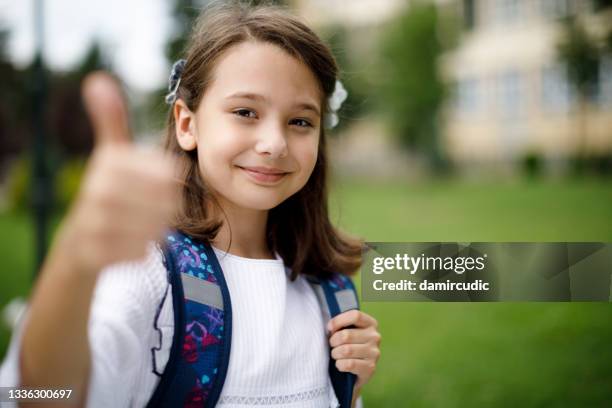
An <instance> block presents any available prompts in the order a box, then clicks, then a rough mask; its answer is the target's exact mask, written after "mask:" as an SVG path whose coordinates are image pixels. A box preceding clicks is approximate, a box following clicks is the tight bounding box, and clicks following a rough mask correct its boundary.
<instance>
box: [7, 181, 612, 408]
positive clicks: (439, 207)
mask: <svg viewBox="0 0 612 408" xmlns="http://www.w3.org/2000/svg"><path fill="white" fill-rule="evenodd" d="M331 208H332V214H333V217H334V219H335V220H336V221H337V224H339V225H340V226H342V227H343V228H344V229H346V230H348V231H349V232H351V233H353V234H355V235H359V236H362V237H364V238H366V239H367V240H370V241H607V242H612V186H611V185H610V183H609V182H604V181H597V180H592V181H582V182H533V183H520V182H516V183H500V184H493V183H491V184H482V183H479V184H470V183H454V182H431V183H423V184H417V185H414V184H405V185H403V184H401V183H389V184H377V185H373V184H360V183H337V184H336V188H335V189H334V194H333V197H332V206H331ZM30 231H31V228H30V226H29V224H28V221H27V219H26V218H25V217H23V216H21V217H18V216H9V215H0V251H1V252H0V256H1V258H0V259H2V261H3V267H2V274H1V275H0V305H2V304H4V303H5V302H6V301H7V300H8V299H10V298H11V297H13V296H14V295H17V294H26V293H27V292H28V286H29V285H28V284H29V282H30V276H31V273H32V268H33V265H32V262H33V261H32V257H33V256H32V234H31V232H30ZM362 306H363V307H364V309H365V310H366V311H367V312H368V313H370V314H372V315H374V316H375V317H376V318H377V319H378V321H379V326H380V332H381V333H382V336H383V342H382V356H381V359H380V362H379V366H378V371H377V373H376V375H375V376H374V378H373V379H372V381H371V383H370V384H368V385H367V386H366V387H365V389H364V400H365V405H366V406H368V407H404V406H411V407H465V406H470V407H490V406H496V407H506V406H507V407H515V406H532V407H535V406H547V407H549V406H550V407H557V406H558V407H566V406H579V407H583V406H584V407H599V406H602V407H603V406H608V404H609V401H610V400H612V387H611V386H610V384H612V349H611V348H610V344H612V320H611V318H612V307H611V306H610V304H608V303H604V304H597V303H580V304H579V303H542V304H539V303H482V304H481V303H473V304H470V303H364V304H363V305H362ZM7 339H8V333H7V332H6V331H0V356H1V355H3V353H4V350H5V347H6V342H7Z"/></svg>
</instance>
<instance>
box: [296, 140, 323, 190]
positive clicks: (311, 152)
mask: <svg viewBox="0 0 612 408" xmlns="http://www.w3.org/2000/svg"><path fill="white" fill-rule="evenodd" d="M318 150H319V139H318V138H316V139H315V138H313V140H309V141H305V142H302V143H301V144H300V145H299V146H298V148H297V149H295V152H296V153H295V157H296V160H297V161H298V162H299V164H300V168H301V170H302V176H303V178H305V179H306V180H308V178H309V177H310V175H311V174H312V171H313V169H314V166H315V164H316V163H317V155H318Z"/></svg>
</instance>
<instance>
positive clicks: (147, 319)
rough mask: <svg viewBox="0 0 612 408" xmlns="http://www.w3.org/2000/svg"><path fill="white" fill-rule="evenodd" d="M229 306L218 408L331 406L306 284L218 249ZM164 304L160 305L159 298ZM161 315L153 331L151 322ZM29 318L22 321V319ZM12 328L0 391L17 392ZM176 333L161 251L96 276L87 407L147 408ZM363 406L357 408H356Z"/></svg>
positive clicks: (272, 264) (320, 328) (16, 339)
mask: <svg viewBox="0 0 612 408" xmlns="http://www.w3.org/2000/svg"><path fill="white" fill-rule="evenodd" d="M214 250H215V254H216V255H217V258H218V259H219V263H220V265H221V268H222V269H223V272H224V276H225V279H226V281H227V285H228V288H229V292H230V297H231V300H232V344H231V353H230V361H229V366H228V371H227V376H226V379H225V383H224V386H223V389H222V392H221V396H220V399H219V401H218V405H219V406H221V407H225V408H245V407H250V406H254V405H255V406H275V407H291V408H298V407H299V408H305V407H309V408H310V407H312V408H315V407H316V408H322V407H337V406H338V401H337V399H336V396H335V393H334V391H333V388H332V386H331V381H330V380H329V375H328V364H329V344H328V340H327V332H326V329H325V323H326V321H325V320H326V317H325V314H324V312H323V311H322V310H321V307H320V305H319V302H318V301H317V298H316V295H315V293H314V291H313V289H312V287H311V286H310V284H309V283H308V282H307V281H306V280H305V278H303V277H299V278H298V279H297V280H296V281H294V282H291V281H290V280H289V278H288V274H289V270H288V268H286V267H285V265H284V264H283V261H282V259H280V257H278V255H277V259H276V260H265V259H249V258H242V257H238V256H235V255H232V254H228V253H225V252H223V251H220V250H218V249H216V248H215V249H214ZM164 296H166V297H165V300H164V301H163V302H162V299H164ZM159 308H161V309H160V314H159V317H158V319H157V325H158V327H159V328H160V330H161V332H162V335H161V344H160V335H159V333H158V332H157V331H156V330H155V329H154V321H155V315H156V312H157V311H158V309H159ZM26 319H27V313H26V314H25V317H24V319H22V323H23V320H26ZM22 327H23V324H20V325H18V327H17V328H16V330H15V332H14V334H13V339H12V341H11V345H10V347H9V351H8V354H7V356H6V359H5V361H4V364H3V366H2V368H1V369H0V386H3V387H16V386H17V385H18V384H19V381H20V380H19V364H18V357H19V347H20V343H21V342H20V338H21V329H22ZM173 333H174V315H173V311H172V291H171V289H170V287H169V284H168V281H167V278H166V269H165V267H164V265H163V263H162V258H161V253H160V251H159V249H158V248H157V247H156V246H154V245H150V248H149V251H148V254H147V256H146V258H145V259H143V260H142V261H139V262H127V263H121V264H116V265H112V266H110V267H109V268H107V269H106V270H105V271H104V272H102V274H101V276H100V278H99V281H98V284H97V286H96V289H95V294H94V299H93V302H92V309H91V314H90V320H89V331H88V336H89V341H90V347H91V353H92V368H91V373H90V381H89V388H88V400H87V402H88V403H87V406H88V407H109V406H112V407H144V406H146V404H147V402H148V401H149V399H150V397H151V395H152V394H153V391H154V389H155V387H156V386H157V383H158V382H159V377H158V376H157V375H156V374H154V372H153V364H154V363H153V357H152V353H153V352H152V350H153V349H154V348H157V349H158V351H155V361H156V363H155V364H156V365H157V367H156V370H157V371H158V372H163V369H164V367H165V365H166V363H167V360H168V356H169V353H170V346H171V344H172V336H173ZM360 400H361V399H359V401H358V405H361V401H360Z"/></svg>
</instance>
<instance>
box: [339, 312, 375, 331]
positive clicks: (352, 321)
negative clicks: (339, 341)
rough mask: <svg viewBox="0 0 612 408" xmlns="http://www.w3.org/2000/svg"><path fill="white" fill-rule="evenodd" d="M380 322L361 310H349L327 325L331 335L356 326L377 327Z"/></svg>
mask: <svg viewBox="0 0 612 408" xmlns="http://www.w3.org/2000/svg"><path fill="white" fill-rule="evenodd" d="M377 324H378V322H377V321H376V319H374V318H373V317H372V316H370V315H368V314H366V313H363V312H362V311H360V310H356V309H354V310H349V311H347V312H344V313H340V314H339V315H338V316H336V317H334V318H333V319H331V320H330V321H329V322H328V323H327V329H328V330H329V331H330V333H333V332H335V331H336V330H339V329H341V328H343V327H347V326H356V327H368V326H377Z"/></svg>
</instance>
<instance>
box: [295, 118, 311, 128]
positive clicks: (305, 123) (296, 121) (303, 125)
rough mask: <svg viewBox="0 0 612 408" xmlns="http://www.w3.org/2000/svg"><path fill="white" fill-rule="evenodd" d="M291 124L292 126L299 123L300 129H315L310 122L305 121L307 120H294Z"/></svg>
mask: <svg viewBox="0 0 612 408" xmlns="http://www.w3.org/2000/svg"><path fill="white" fill-rule="evenodd" d="M290 123H291V124H296V123H298V126H299V127H313V126H312V124H311V123H310V122H309V121H307V120H305V119H293V120H291V122H290Z"/></svg>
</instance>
